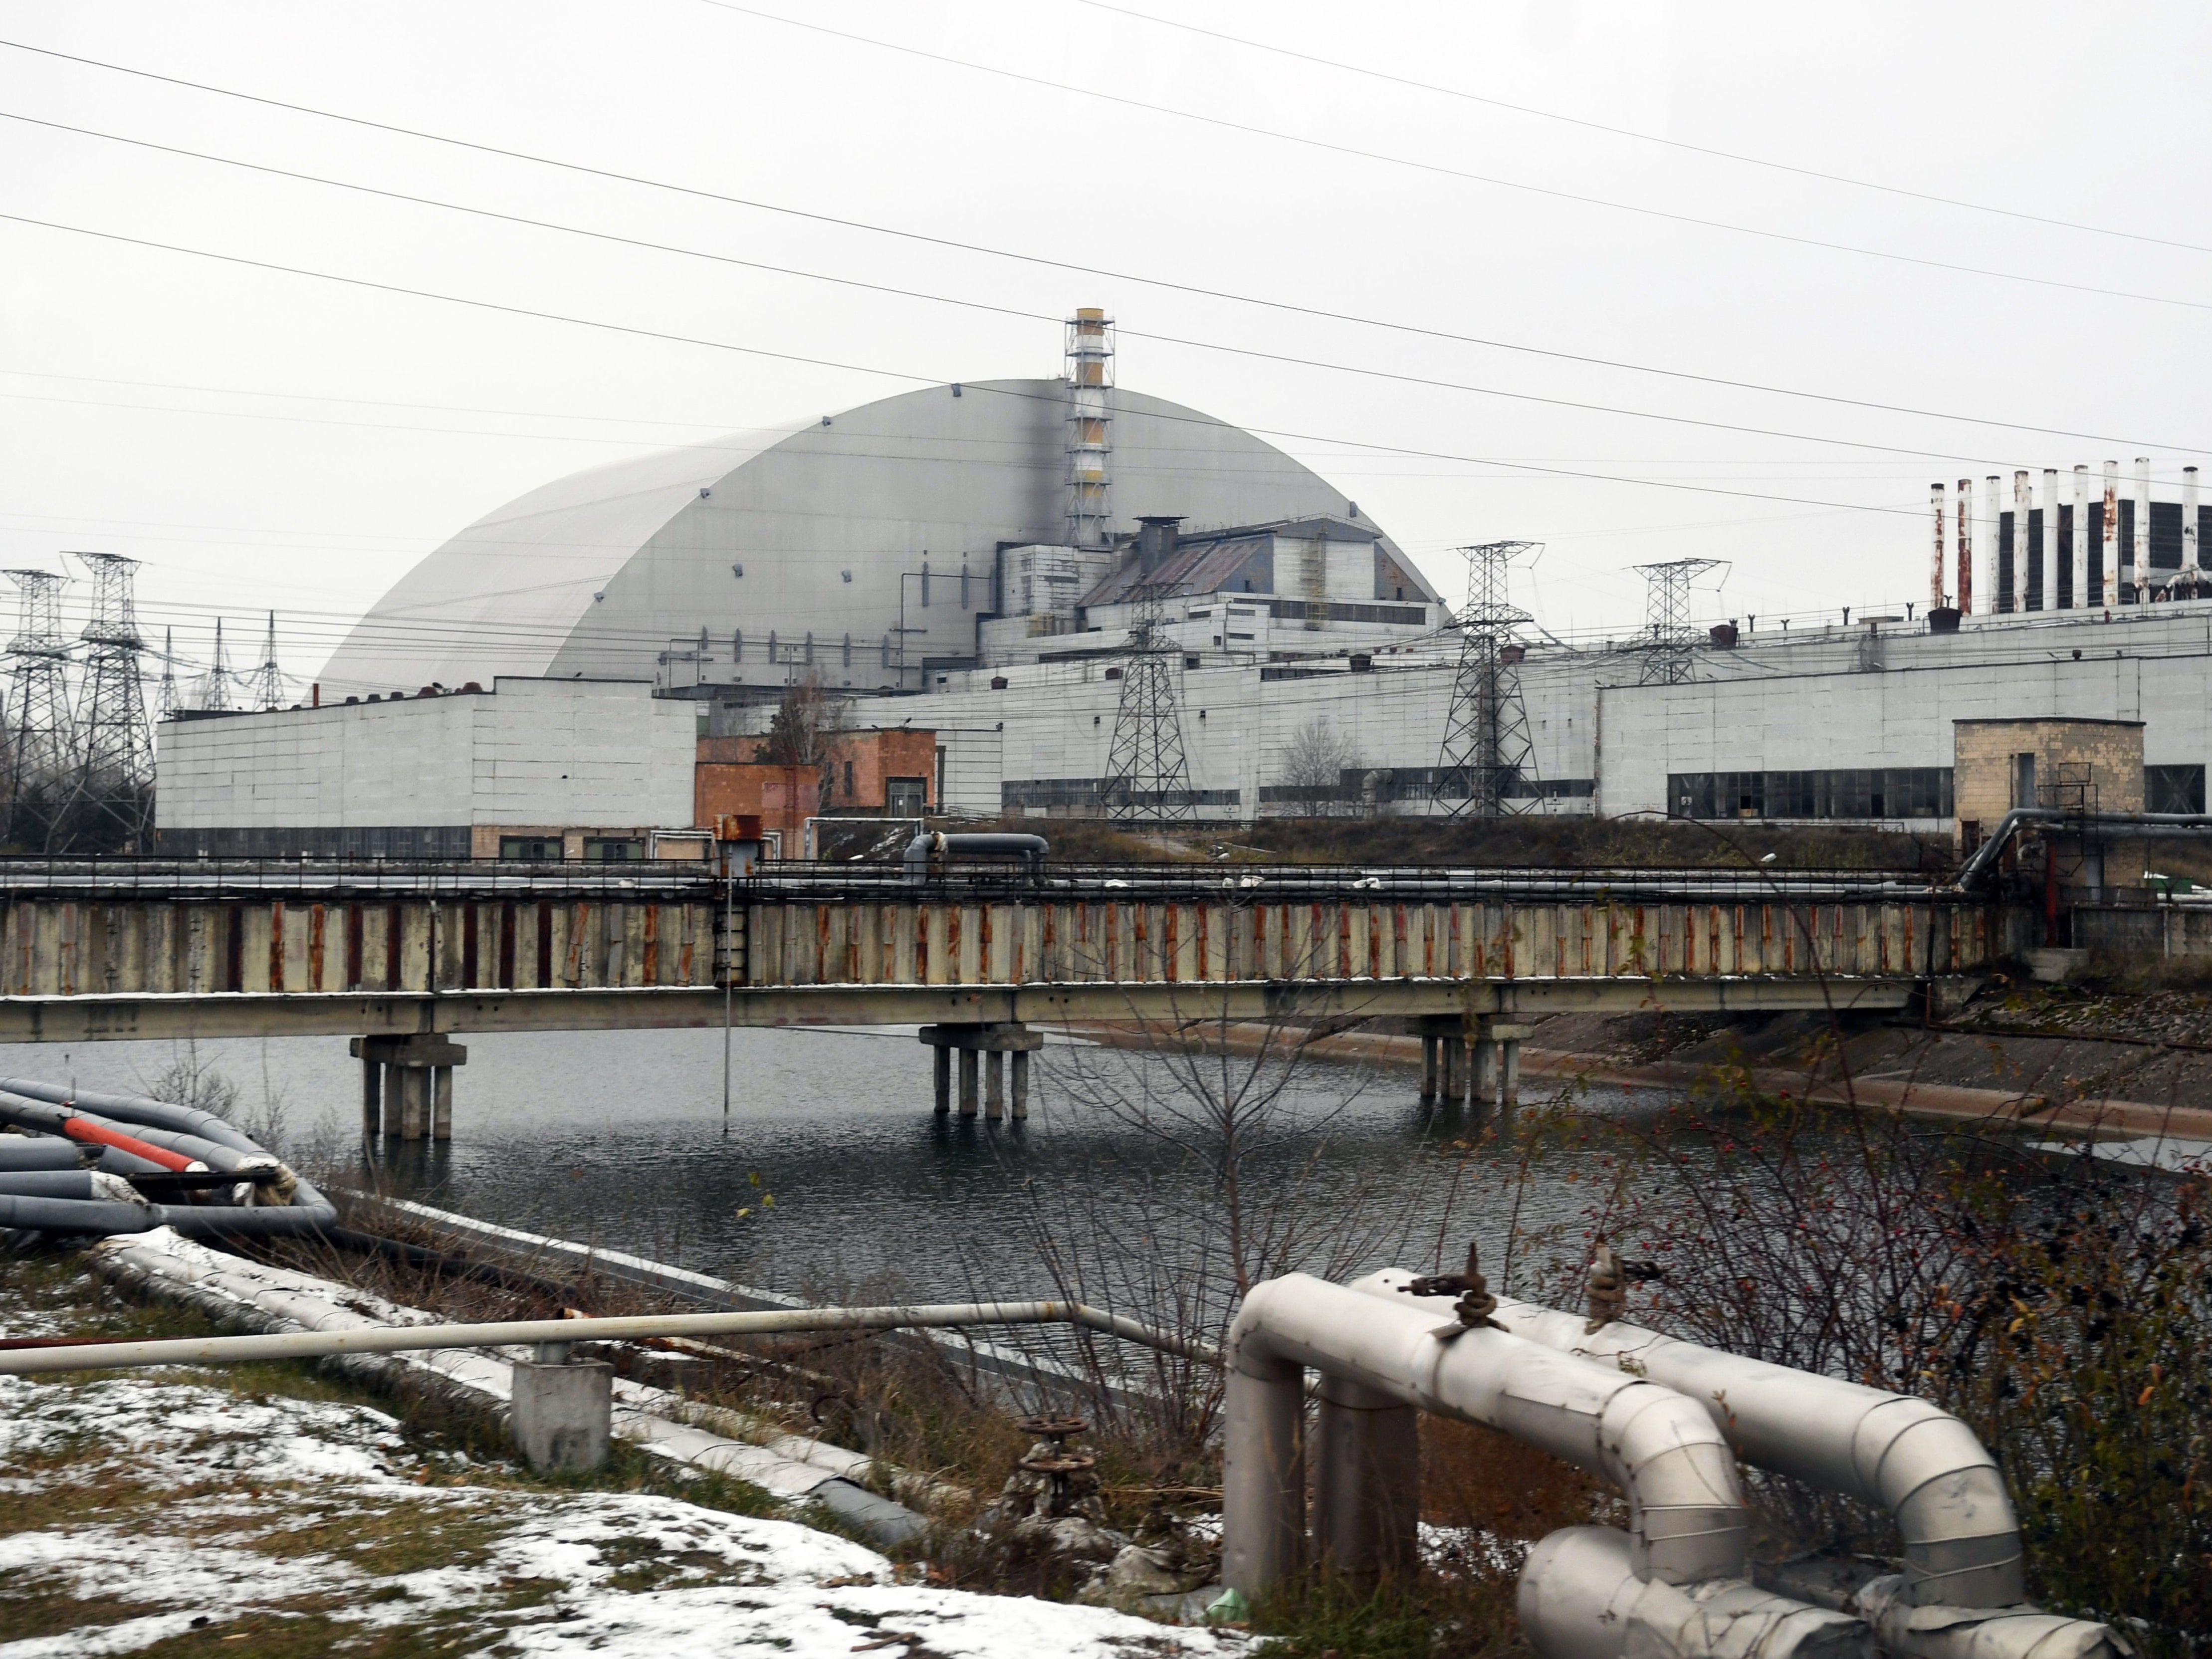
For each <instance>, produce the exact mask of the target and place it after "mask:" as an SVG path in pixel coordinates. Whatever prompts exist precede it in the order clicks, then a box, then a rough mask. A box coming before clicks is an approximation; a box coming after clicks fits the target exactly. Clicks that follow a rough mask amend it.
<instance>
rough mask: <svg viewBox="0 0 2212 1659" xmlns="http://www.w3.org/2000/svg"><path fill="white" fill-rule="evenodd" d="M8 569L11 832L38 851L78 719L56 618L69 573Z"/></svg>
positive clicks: (18, 842)
mask: <svg viewBox="0 0 2212 1659" xmlns="http://www.w3.org/2000/svg"><path fill="white" fill-rule="evenodd" d="M5 574H6V575H7V577H8V580H10V581H12V582H14V583H15V586H16V589H17V591H18V592H19V593H20V594H21V605H20V608H19V610H18V613H17V620H16V626H15V637H14V638H13V639H11V640H9V641H8V660H9V667H8V677H9V681H10V682H11V695H10V696H9V708H8V714H9V723H8V839H9V842H11V843H13V844H14V845H15V846H16V847H18V848H24V849H26V850H31V849H32V848H33V843H35V844H36V848H37V849H38V850H43V849H44V848H45V847H46V842H47V836H48V829H49V825H48V823H47V822H46V820H47V819H49V818H50V817H51V816H52V811H53V809H54V807H55V806H56V805H58V796H59V794H60V793H61V792H62V791H64V790H65V789H66V788H68V787H69V785H70V780H71V778H72V777H73V775H75V772H76V724H75V722H74V721H73V720H71V719H70V705H69V688H68V684H67V682H66V679H65V678H64V668H65V667H66V666H67V665H68V662H69V658H70V639H69V636H68V635H65V634H64V633H63V632H62V623H61V589H62V585H63V583H64V582H65V581H66V580H68V578H67V577H65V576H59V575H57V574H54V573H53V572H52V571H51V570H10V571H8V572H7V573H5ZM34 818H35V819H37V820H38V821H37V822H35V823H34V822H33V819H34Z"/></svg>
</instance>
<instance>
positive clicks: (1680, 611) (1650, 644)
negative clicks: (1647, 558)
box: [1635, 559, 1728, 685]
mask: <svg viewBox="0 0 2212 1659" xmlns="http://www.w3.org/2000/svg"><path fill="white" fill-rule="evenodd" d="M1727 562H1728V561H1727V560H1725V559H1671V560H1669V561H1668V562H1666V563H1664V564H1639V565H1638V566H1637V567H1636V568H1637V570H1638V572H1640V573H1641V574H1642V575H1643V577H1644V632H1643V635H1642V636H1641V637H1640V638H1638V641H1637V643H1636V647H1635V648H1636V649H1637V650H1638V651H1640V652H1642V653H1644V669H1643V671H1642V672H1641V673H1640V674H1638V676H1637V681H1636V683H1637V684H1638V685H1679V684H1681V683H1682V682H1683V681H1684V680H1686V679H1688V678H1690V665H1691V662H1692V653H1694V652H1695V650H1696V648H1697V643H1698V635H1697V630H1696V629H1693V628H1692V627H1691V626H1690V584H1691V583H1692V582H1693V581H1695V580H1697V579H1698V578H1699V576H1702V575H1704V574H1705V572H1706V571H1708V570H1718V569H1721V568H1723V566H1725V565H1726V564H1727Z"/></svg>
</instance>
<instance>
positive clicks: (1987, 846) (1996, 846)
mask: <svg viewBox="0 0 2212 1659" xmlns="http://www.w3.org/2000/svg"><path fill="white" fill-rule="evenodd" d="M2031 823H2057V824H2081V825H2083V826H2085V827H2087V828H2088V829H2148V830H2154V831H2163V832H2166V833H2170V834H2173V835H2188V836H2202V835H2206V834H2212V816H2208V815H2206V814H2204V813H2202V812H2069V811H2066V810H2064V809H2063V807H2057V806H2015V807H2014V808H2013V809H2012V811H2009V812H2007V813H2006V814H2005V815H2004V817H2002V818H2000V819H1999V820H1998V821H1997V827H1996V829H1995V830H1994V831H1993V832H1992V833H1991V834H1990V838H1989V839H1988V840H1987V841H1985V842H1983V843H1982V844H1981V845H1980V846H1979V847H1977V848H1975V849H1974V850H1973V852H1972V854H1970V855H1969V856H1968V857H1967V860H1966V863H1965V864H1963V865H1961V866H1960V868H1959V890H1960V891H1961V892H1966V893H1971V892H1973V891H1975V890H1977V889H1978V888H1979V887H1981V886H1982V884H1984V883H1985V882H1986V881H1988V879H1989V878H1990V876H1991V875H1992V874H1993V873H1994V872H1996V866H1997V860H1999V859H2000V858H2002V857H2003V855H2004V849H2005V848H2006V846H2007V845H2008V843H2009V842H2011V840H2012V838H2013V837H2014V836H2016V835H2018V834H2019V833H2020V832H2021V829H2022V828H2023V827H2024V826H2026V825H2027V824H2031Z"/></svg>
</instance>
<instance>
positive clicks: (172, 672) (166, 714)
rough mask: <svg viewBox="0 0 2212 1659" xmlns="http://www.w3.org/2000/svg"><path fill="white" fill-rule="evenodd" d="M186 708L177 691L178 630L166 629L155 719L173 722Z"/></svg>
mask: <svg viewBox="0 0 2212 1659" xmlns="http://www.w3.org/2000/svg"><path fill="white" fill-rule="evenodd" d="M184 706H185V705H184V697H183V696H182V694H181V693H179V691H178V690H177V630H176V629H173V628H165V629H162V630H161V694H160V696H158V697H157V698H156V700H155V704H154V708H155V714H154V718H155V720H173V719H175V718H176V714H177V710H179V708H183V707H184Z"/></svg>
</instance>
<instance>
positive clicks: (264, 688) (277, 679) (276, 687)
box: [252, 611, 707, 713]
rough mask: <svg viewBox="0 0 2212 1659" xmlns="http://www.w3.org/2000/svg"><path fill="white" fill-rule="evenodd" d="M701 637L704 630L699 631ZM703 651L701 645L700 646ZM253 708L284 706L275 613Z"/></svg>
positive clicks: (255, 680)
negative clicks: (277, 659)
mask: <svg viewBox="0 0 2212 1659" xmlns="http://www.w3.org/2000/svg"><path fill="white" fill-rule="evenodd" d="M699 631H700V633H701V635H702V636H703V635H705V633H706V631H707V630H706V629H703V628H702V629H700V630H699ZM703 648H704V647H703V643H702V649H703ZM252 687H253V706H254V707H255V708H258V709H261V710H262V711H263V712H264V713H266V712H267V711H269V710H270V709H276V708H283V706H284V675H283V671H282V670H281V669H279V668H278V667H277V666H276V612H275V611H270V613H269V639H268V642H267V643H266V644H265V645H264V646H263V647H262V648H261V660H260V662H259V663H258V664H257V665H255V667H254V670H253V679H252Z"/></svg>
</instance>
